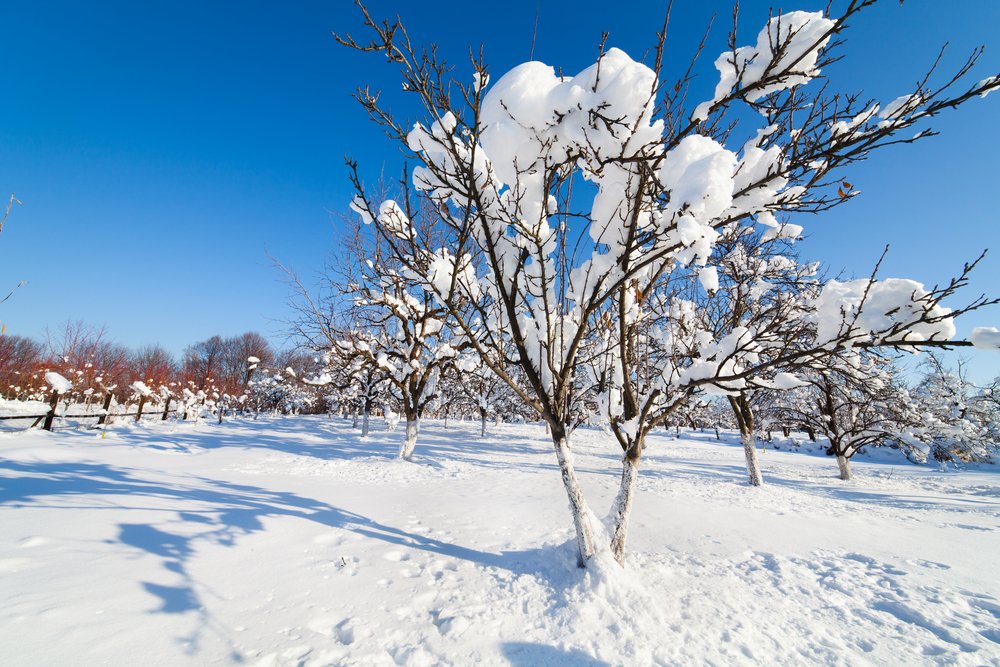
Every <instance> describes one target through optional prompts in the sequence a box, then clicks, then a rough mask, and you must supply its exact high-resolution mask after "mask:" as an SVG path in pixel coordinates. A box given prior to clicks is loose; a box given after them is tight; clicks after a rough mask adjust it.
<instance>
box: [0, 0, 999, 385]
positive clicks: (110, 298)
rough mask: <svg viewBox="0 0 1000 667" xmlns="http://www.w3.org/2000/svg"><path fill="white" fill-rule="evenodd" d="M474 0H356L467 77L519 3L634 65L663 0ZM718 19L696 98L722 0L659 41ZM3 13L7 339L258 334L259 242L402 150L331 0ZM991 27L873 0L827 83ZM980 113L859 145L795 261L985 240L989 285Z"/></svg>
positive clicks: (572, 44)
mask: <svg viewBox="0 0 1000 667" xmlns="http://www.w3.org/2000/svg"><path fill="white" fill-rule="evenodd" d="M838 4H843V3H838ZM474 5H475V3H455V4H454V5H445V4H441V3H439V4H437V5H435V7H438V8H440V9H441V11H440V12H438V13H432V12H429V11H427V8H426V6H423V5H418V4H414V3H404V2H387V1H375V0H373V1H372V2H371V8H372V10H373V12H374V13H376V14H377V15H392V14H395V13H397V12H399V13H401V14H402V15H403V18H404V19H405V20H406V22H407V25H408V27H409V29H410V33H411V36H412V38H413V39H414V41H416V42H418V43H430V42H435V43H437V44H439V45H440V47H441V50H442V52H443V53H444V54H445V56H446V57H447V58H448V59H449V60H450V61H451V62H453V63H455V64H456V66H457V70H456V74H457V76H458V77H459V78H460V79H461V80H463V81H464V80H467V79H468V78H469V77H470V72H471V70H470V68H469V66H468V64H467V62H468V61H467V53H468V49H469V47H470V46H473V47H475V48H478V46H479V44H480V43H482V44H484V45H485V48H486V53H487V59H488V62H490V64H491V71H492V72H493V75H494V77H496V76H498V75H500V74H502V72H504V71H506V70H507V69H508V68H510V67H512V66H514V65H516V64H518V63H520V62H523V61H524V60H527V58H528V54H529V51H530V48H531V41H532V27H533V24H534V22H535V14H536V10H537V12H538V33H537V39H536V42H535V52H534V56H535V58H536V59H538V60H543V61H545V62H547V63H549V64H552V65H555V66H557V67H560V66H561V67H562V68H564V69H565V70H566V71H567V72H576V71H579V70H580V69H582V68H583V67H585V66H587V65H588V64H589V63H590V62H592V60H593V58H594V56H595V55H596V52H597V43H598V41H599V39H600V33H601V32H602V31H604V30H606V31H608V32H610V38H609V40H608V44H609V45H611V46H618V47H620V48H623V49H625V50H626V51H628V52H629V53H631V54H632V55H633V56H634V57H640V56H641V55H642V54H643V52H644V51H645V50H646V49H647V48H649V47H650V46H651V45H652V44H653V41H654V35H653V32H654V30H655V29H657V28H658V27H659V24H660V21H661V19H662V12H663V8H664V7H665V3H663V2H651V1H646V0H640V1H637V2H631V3H627V6H628V11H620V10H618V11H614V12H610V11H609V10H608V6H609V5H608V3H606V2H577V3H572V5H569V4H563V3H555V2H538V1H537V0H525V1H520V0H510V1H508V2H505V3H503V4H502V5H499V6H498V5H494V4H489V5H486V4H483V5H481V7H482V8H481V9H474V10H471V13H469V14H463V13H462V11H463V10H462V8H464V7H470V6H474ZM824 5H825V3H821V2H813V1H805V2H798V3H789V4H788V6H787V7H785V9H786V10H790V9H820V8H822V7H823V6H824ZM618 6H621V7H624V6H626V4H625V3H622V4H620V5H618ZM942 7H947V8H948V9H946V10H942V9H941V8H942ZM741 10H742V11H741V16H742V18H741V30H740V35H741V37H740V43H741V44H743V43H748V42H749V41H750V40H751V39H752V38H753V36H754V35H756V33H757V31H758V30H759V29H760V27H761V26H762V25H763V24H764V22H765V21H766V19H767V11H768V4H767V3H763V2H755V1H752V0H749V1H744V2H743V3H742V6H741ZM716 13H717V14H718V18H717V22H716V25H715V27H714V29H713V31H712V33H711V38H710V41H709V46H708V48H707V49H706V54H705V56H704V57H703V59H702V61H701V62H700V66H699V67H698V68H697V70H696V71H697V72H698V74H699V78H698V82H697V84H696V85H697V88H696V90H701V91H703V94H702V95H696V97H699V98H701V97H706V96H708V94H709V91H710V90H711V89H712V87H713V86H714V83H715V71H714V68H712V66H711V62H712V60H713V59H714V57H715V56H716V55H717V53H718V52H719V51H721V50H722V48H724V45H725V35H726V31H727V29H728V26H729V20H730V18H729V17H730V13H731V3H730V2H694V1H693V0H675V8H674V15H673V20H672V29H671V37H670V41H669V49H668V54H667V56H668V63H676V67H681V66H684V65H686V63H687V59H688V57H689V56H690V53H691V52H692V50H693V48H694V46H695V45H696V43H697V41H698V39H699V38H700V35H701V32H702V31H703V30H704V28H705V26H706V25H707V21H708V20H709V19H710V18H711V16H712V15H713V14H716ZM4 22H5V31H4V32H5V35H4V39H3V40H0V62H3V63H4V79H3V89H2V92H3V94H2V98H0V99H2V102H0V191H3V192H11V191H13V192H15V193H16V194H17V195H18V197H19V198H20V199H21V200H22V201H23V205H22V206H20V207H18V208H16V209H15V210H14V212H13V213H12V215H11V218H10V220H9V222H8V226H7V228H6V229H5V231H4V233H3V235H2V236H0V287H6V286H7V285H13V284H14V283H16V282H17V281H18V280H21V279H24V280H27V281H28V285H27V286H25V287H24V288H23V289H22V290H21V291H19V292H18V293H17V295H16V296H15V297H14V298H13V299H12V300H11V301H8V302H7V303H6V304H4V305H3V306H0V320H2V321H3V322H4V323H5V324H6V325H7V328H8V332H9V333H15V334H23V335H33V336H38V335H42V334H43V333H44V331H45V329H46V327H52V328H58V326H59V324H60V323H61V322H63V321H65V320H67V319H73V320H75V319H83V320H86V321H88V322H90V323H93V324H96V325H106V326H107V327H108V330H109V333H110V334H111V336H112V338H114V339H115V340H118V341H119V342H122V343H124V344H127V345H141V344H146V343H160V344H162V345H164V346H166V347H167V348H168V349H170V350H172V351H174V352H180V350H181V349H183V347H184V346H185V345H187V344H189V343H191V342H194V341H197V340H201V339H204V338H206V337H208V336H210V335H213V334H216V333H219V334H223V335H229V334H235V333H239V332H242V331H245V330H249V329H256V330H260V331H262V332H263V333H265V334H269V335H273V336H276V337H277V336H278V334H280V332H281V330H282V328H283V327H282V325H281V320H282V319H284V318H287V317H288V315H289V313H288V310H287V307H286V305H285V301H286V296H287V290H286V288H285V286H284V285H283V284H282V282H281V280H280V277H279V275H278V273H277V272H276V271H275V270H274V269H273V268H272V266H271V263H270V260H269V259H268V253H270V254H271V255H274V256H275V257H277V258H279V259H281V260H282V261H284V262H286V263H289V264H291V265H293V266H295V267H296V268H297V269H299V270H300V271H301V272H302V273H303V274H304V275H305V276H307V277H308V276H309V275H311V274H312V273H313V272H315V271H316V270H318V269H319V268H320V267H321V265H322V262H323V259H324V256H325V255H326V254H327V253H328V252H329V251H330V250H331V249H332V247H333V244H334V241H335V216H332V215H331V212H339V211H344V210H345V209H346V205H347V202H348V201H349V199H350V190H349V184H348V183H347V179H346V171H345V169H344V166H343V156H344V155H345V154H346V155H351V156H353V157H355V158H357V159H359V160H360V161H361V163H362V165H363V170H364V173H365V176H366V177H367V178H369V179H372V180H374V178H376V177H377V174H378V173H379V171H380V169H382V168H383V166H384V167H385V169H386V170H387V172H388V173H397V172H398V170H399V168H400V167H401V165H402V160H403V156H402V154H401V153H400V152H399V151H398V150H397V149H396V148H395V147H394V146H392V145H391V144H390V143H389V142H388V140H387V139H385V138H384V136H383V135H382V134H381V133H380V131H379V130H378V129H377V128H376V127H374V126H373V125H372V124H371V123H369V122H368V121H367V120H366V118H365V115H364V113H363V112H362V111H361V109H360V108H358V107H357V105H356V104H355V103H354V102H353V101H352V100H351V99H350V94H351V92H352V91H353V90H354V88H355V87H356V86H358V85H362V84H366V83H368V84H371V85H372V87H373V88H376V89H384V90H385V95H386V99H387V100H389V102H390V103H391V105H392V106H393V108H394V109H396V110H397V111H398V112H399V113H400V115H402V116H407V115H409V114H411V113H414V112H415V109H413V108H412V107H410V106H409V104H410V102H409V100H408V99H407V98H406V97H405V96H403V95H402V94H401V93H400V92H399V82H398V79H397V77H396V76H395V73H394V71H393V69H392V68H391V67H389V66H388V65H386V64H385V63H384V61H383V59H381V58H379V57H377V56H368V57H366V56H363V55H361V54H356V53H352V52H349V51H347V50H346V49H344V48H342V47H339V46H338V45H337V44H336V43H335V42H334V41H333V39H332V38H331V37H330V31H332V30H335V31H338V32H341V31H352V32H356V33H359V34H360V33H361V30H360V21H359V15H358V13H357V11H356V10H355V9H354V8H353V6H352V5H351V3H349V2H347V1H346V0H336V1H331V0H326V1H323V2H320V1H314V0H298V1H296V2H276V1H272V2H263V1H249V0H248V1H240V2H236V1H232V2H204V1H201V2H190V1H187V0H171V1H169V2H167V1H164V0H150V1H146V2H134V1H131V0H105V1H103V2H100V3H82V2H70V1H63V2H60V1H54V0H53V1H48V0H30V1H18V0H13V1H9V2H6V3H5V8H4ZM998 26H1000V3H998V2H996V1H995V0H962V1H961V2H954V3H946V4H945V3H940V2H934V1H933V0H907V2H906V3H905V5H904V6H903V7H900V6H899V3H898V2H896V1H895V0H884V1H883V2H882V3H881V4H880V5H878V6H876V7H875V8H874V9H872V10H870V11H868V12H867V13H866V14H863V15H862V16H860V17H859V18H857V19H856V20H855V21H854V26H853V28H854V29H853V30H851V31H849V32H848V42H847V44H846V45H845V47H844V48H843V50H842V51H841V53H843V54H844V55H845V59H844V61H842V62H840V63H837V64H836V65H835V66H833V67H831V68H830V69H829V70H828V71H827V72H826V73H827V74H829V76H830V78H831V80H832V84H833V86H834V87H835V88H836V89H837V90H841V91H848V92H850V91H856V90H864V91H865V93H867V94H869V95H871V96H872V97H875V98H878V99H881V100H884V101H887V100H891V99H892V98H894V97H896V96H897V95H900V94H902V93H904V92H907V91H908V90H909V89H910V88H911V87H912V85H913V83H914V82H915V80H916V79H917V78H918V76H919V75H920V74H921V73H922V72H923V71H924V69H925V68H926V67H927V66H928V65H929V64H930V62H931V61H932V59H933V57H934V56H935V55H936V53H937V50H938V48H939V47H940V46H941V45H942V44H943V43H944V42H946V41H950V42H951V46H950V48H949V53H948V56H947V57H946V59H945V68H946V69H948V68H951V67H954V66H957V64H958V63H959V61H960V60H961V58H962V56H964V55H965V54H966V53H967V52H968V51H969V50H971V49H972V48H974V47H975V46H978V45H980V44H985V45H986V46H987V53H986V55H985V57H984V59H983V60H982V61H981V64H980V65H979V66H978V67H977V69H976V70H975V72H974V73H973V76H972V77H970V78H971V82H974V81H976V80H978V79H980V78H984V77H986V76H988V75H990V74H994V73H996V71H998V70H1000V34H998V33H1000V31H998V30H997V27H998ZM667 71H668V72H676V71H677V69H676V68H674V67H671V66H670V65H668V68H667ZM998 119H1000V95H996V96H994V97H991V98H988V99H986V100H976V101H975V102H973V103H970V104H969V105H967V106H966V107H964V108H962V109H960V110H958V111H957V112H955V113H953V114H950V115H948V116H946V117H942V118H941V119H940V120H939V121H938V122H936V123H935V125H934V126H935V127H936V128H938V129H939V130H940V131H941V136H939V137H936V138H932V139H929V140H927V141H925V142H922V143H920V144H917V145H915V146H908V147H898V148H891V149H889V150H886V151H883V152H882V153H881V154H876V156H875V157H874V158H873V159H872V160H871V161H869V162H868V163H866V164H864V165H863V166H861V167H859V168H858V169H856V170H854V171H852V173H851V174H849V179H850V180H851V182H852V183H853V184H854V185H855V187H857V188H858V189H860V190H862V192H863V195H862V196H861V197H860V198H858V199H856V200H854V201H852V202H851V203H850V204H848V205H847V206H843V207H841V208H840V209H838V210H836V211H834V212H832V213H830V214H826V215H823V216H820V217H815V218H807V219H806V220H805V221H801V220H800V221H799V222H800V223H801V224H804V225H805V226H806V229H807V233H809V234H810V238H809V240H807V241H806V242H804V243H803V244H802V247H801V249H802V252H803V254H804V255H806V256H809V257H811V258H815V259H821V260H824V261H826V262H827V263H828V264H829V265H830V266H831V267H832V268H833V270H834V273H836V272H837V271H838V270H840V269H843V270H845V271H846V273H847V274H857V275H866V274H867V272H868V271H869V270H870V268H871V266H872V264H873V263H874V261H875V260H876V259H877V258H878V256H879V254H880V252H881V250H882V248H883V246H884V245H885V244H886V243H891V244H892V250H891V254H890V256H889V258H888V260H887V261H886V263H885V265H884V267H885V274H886V275H894V276H906V277H913V278H915V279H918V280H921V281H924V282H926V283H928V284H933V283H935V282H939V281H943V280H945V279H946V278H947V277H948V276H949V275H951V274H952V273H954V272H955V271H957V270H958V269H959V268H960V267H961V264H962V262H963V261H964V260H965V259H968V258H970V257H972V256H974V255H975V254H977V253H978V252H979V250H981V249H982V248H984V247H993V248H995V252H996V256H994V257H990V258H988V259H987V261H986V262H985V264H984V265H983V267H982V269H981V270H980V271H979V272H978V275H977V276H976V277H975V280H974V282H973V284H972V286H971V288H970V292H976V293H978V292H980V291H993V292H994V293H996V292H998V291H1000V243H997V241H998V240H1000V206H998V204H997V190H998V188H997V186H996V182H997V181H998V180H1000V157H998V156H1000V128H998V123H997V120H998ZM985 324H1000V309H993V310H991V311H987V312H984V313H982V314H978V315H973V316H971V317H969V318H968V320H967V323H966V324H964V325H962V326H961V327H960V330H961V331H967V330H968V328H969V327H970V326H972V325H985ZM279 340H280V338H279ZM974 365H975V366H976V369H975V370H976V372H977V373H979V374H980V375H981V376H983V377H985V375H986V374H994V373H997V372H1000V362H998V361H997V360H995V359H993V357H992V355H979V356H978V357H976V361H975V363H974Z"/></svg>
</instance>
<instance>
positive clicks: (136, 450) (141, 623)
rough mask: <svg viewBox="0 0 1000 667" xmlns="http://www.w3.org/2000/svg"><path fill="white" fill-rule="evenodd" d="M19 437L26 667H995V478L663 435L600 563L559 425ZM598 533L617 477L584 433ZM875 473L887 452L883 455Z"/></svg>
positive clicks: (0, 549) (324, 425) (14, 481)
mask: <svg viewBox="0 0 1000 667" xmlns="http://www.w3.org/2000/svg"><path fill="white" fill-rule="evenodd" d="M380 428H381V423H380V422H377V421H376V422H373V432H372V434H371V436H370V437H369V438H367V439H366V440H361V439H360V438H359V437H358V432H357V431H354V430H352V429H351V428H350V422H349V421H341V420H335V421H330V420H328V419H326V418H325V417H295V418H277V419H261V420H259V421H256V422H254V421H234V422H227V423H225V424H223V425H217V424H212V423H203V424H199V425H193V424H174V423H169V422H168V423H150V424H144V425H140V426H125V427H115V428H114V429H112V430H109V431H108V432H107V434H106V436H105V437H104V438H100V437H98V436H95V434H94V433H93V432H88V431H66V432H61V433H58V432H57V433H55V434H47V433H41V432H28V433H16V434H2V435H0V452H2V456H0V525H3V527H4V530H3V531H0V590H2V591H3V600H4V604H3V605H0V663H2V664H4V665H15V666H16V665H39V664H46V665H96V664H143V665H178V664H249V665H351V664H356V665H396V664H401V665H439V664H445V665H447V664H452V665H469V664H488V665H489V664H498V665H505V664H513V665H547V664H548V665H562V664H574V665H604V664H611V665H619V664H622V665H624V664H628V665H646V664H718V665H722V664H761V663H764V664H804V663H823V664H845V665H846V664H850V665H858V664H872V665H876V664H877V665H886V664H889V665H893V664H899V665H903V664H906V665H912V664H932V665H938V664H940V665H945V664H958V665H982V664H1000V631H998V630H997V627H998V626H1000V623H998V619H1000V600H998V598H1000V580H998V579H997V577H996V566H997V554H998V553H1000V532H998V530H997V527H998V524H1000V522H998V520H997V519H998V517H1000V478H998V476H997V474H996V473H994V472H992V471H991V470H987V469H983V470H967V471H963V472H950V473H941V472H938V471H936V470H933V469H931V468H928V467H917V466H912V465H909V464H905V463H897V464H889V463H866V462H865V459H864V458H861V457H860V456H859V458H858V459H857V460H856V473H857V479H856V480H855V481H853V482H849V483H844V482H841V481H840V480H838V479H836V465H835V463H834V461H833V460H832V459H830V458H827V457H823V456H814V455H809V454H807V453H802V452H799V453H790V452H786V451H773V450H767V451H766V452H763V453H762V454H761V462H762V465H763V469H764V475H765V480H766V485H765V486H764V487H762V488H760V489H752V488H750V487H748V486H746V485H745V482H744V476H745V473H744V468H743V461H742V451H741V449H740V448H739V447H738V446H737V445H736V443H735V440H730V441H727V442H723V443H716V442H715V441H714V438H712V437H709V434H707V433H706V434H700V433H695V434H691V433H687V432H682V438H681V439H680V440H677V439H674V438H673V437H672V436H669V437H668V436H667V435H665V434H661V435H656V436H654V437H653V438H652V439H651V443H650V448H649V450H648V451H649V454H648V457H647V460H646V461H645V463H644V465H643V468H642V470H641V471H640V482H639V483H640V489H639V495H638V497H637V506H636V510H635V515H634V517H633V532H632V538H631V542H630V554H629V567H628V569H627V570H626V571H624V572H623V571H620V570H618V569H616V566H615V565H613V564H611V563H609V562H607V558H608V556H607V555H606V554H601V555H599V557H598V558H599V559H600V562H598V563H597V564H596V565H595V566H594V567H593V568H590V569H589V570H587V571H581V570H578V569H577V568H576V567H575V551H574V549H575V544H574V543H573V541H572V529H571V523H570V518H569V514H568V511H567V508H566V499H565V494H564V492H563V489H562V486H561V483H560V481H559V474H558V469H557V467H556V464H555V460H554V456H553V454H552V452H551V444H550V442H549V441H548V439H547V437H546V435H545V432H544V429H543V428H542V427H540V426H537V425H522V426H513V425H508V426H501V427H496V428H491V429H490V433H489V437H488V438H487V439H486V440H482V439H480V438H479V437H478V429H479V424H478V423H472V422H470V423H466V424H460V423H452V424H451V427H450V428H448V429H445V428H444V427H443V425H442V424H440V423H435V422H429V423H425V424H424V425H423V427H422V431H421V436H420V441H419V443H418V446H417V451H416V456H415V461H414V462H413V463H406V462H402V461H399V460H396V459H395V458H394V456H395V455H396V453H397V451H398V448H399V442H400V440H401V439H402V438H403V433H401V432H400V431H396V432H393V433H386V432H384V431H381V430H380ZM573 442H574V448H575V450H576V452H577V459H578V466H579V472H580V475H581V478H582V482H583V484H584V486H585V488H586V491H587V494H588V498H589V500H590V502H591V507H592V509H593V510H594V511H595V513H596V514H598V515H599V516H603V514H604V512H605V511H606V510H607V508H608V507H610V505H611V501H612V498H613V496H614V492H615V490H616V486H617V481H618V479H617V477H618V474H619V472H620V466H619V464H618V461H617V456H616V454H615V451H614V450H613V449H612V445H611V443H610V441H609V439H608V436H606V435H604V434H603V433H601V432H600V431H597V430H581V431H578V432H577V434H575V436H574V438H573ZM875 458H879V457H875Z"/></svg>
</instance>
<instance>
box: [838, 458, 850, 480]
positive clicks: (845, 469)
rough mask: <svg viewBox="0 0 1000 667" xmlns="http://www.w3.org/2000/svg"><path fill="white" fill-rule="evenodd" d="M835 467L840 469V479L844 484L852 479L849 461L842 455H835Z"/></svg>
mask: <svg viewBox="0 0 1000 667" xmlns="http://www.w3.org/2000/svg"><path fill="white" fill-rule="evenodd" d="M837 467H838V468H840V479H842V480H844V481H845V482H846V481H849V480H850V479H851V478H852V474H851V459H849V458H847V457H846V456H844V455H843V454H837Z"/></svg>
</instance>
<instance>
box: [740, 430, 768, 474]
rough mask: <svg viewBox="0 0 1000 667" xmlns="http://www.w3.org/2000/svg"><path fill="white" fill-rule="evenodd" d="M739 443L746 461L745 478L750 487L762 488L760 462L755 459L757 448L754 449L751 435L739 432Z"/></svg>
mask: <svg viewBox="0 0 1000 667" xmlns="http://www.w3.org/2000/svg"><path fill="white" fill-rule="evenodd" d="M740 441H741V442H742V443H743V454H744V455H745V456H746V459H747V477H748V478H749V481H750V486H763V485H764V476H763V475H762V474H761V472H760V460H758V458H757V448H756V447H754V441H753V433H747V432H746V431H743V432H741V433H740Z"/></svg>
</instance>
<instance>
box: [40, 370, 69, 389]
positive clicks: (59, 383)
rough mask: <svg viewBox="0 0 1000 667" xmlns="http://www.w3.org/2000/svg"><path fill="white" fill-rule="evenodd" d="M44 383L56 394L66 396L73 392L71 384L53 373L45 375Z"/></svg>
mask: <svg viewBox="0 0 1000 667" xmlns="http://www.w3.org/2000/svg"><path fill="white" fill-rule="evenodd" d="M45 382H46V383H47V384H48V385H49V386H50V387H52V390H53V391H55V392H56V393H57V394H68V393H69V392H70V391H72V390H73V383H72V382H70V381H69V380H67V379H66V378H64V377H63V376H62V375H60V374H59V373H56V372H55V371H49V372H47V373H46V374H45Z"/></svg>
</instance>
